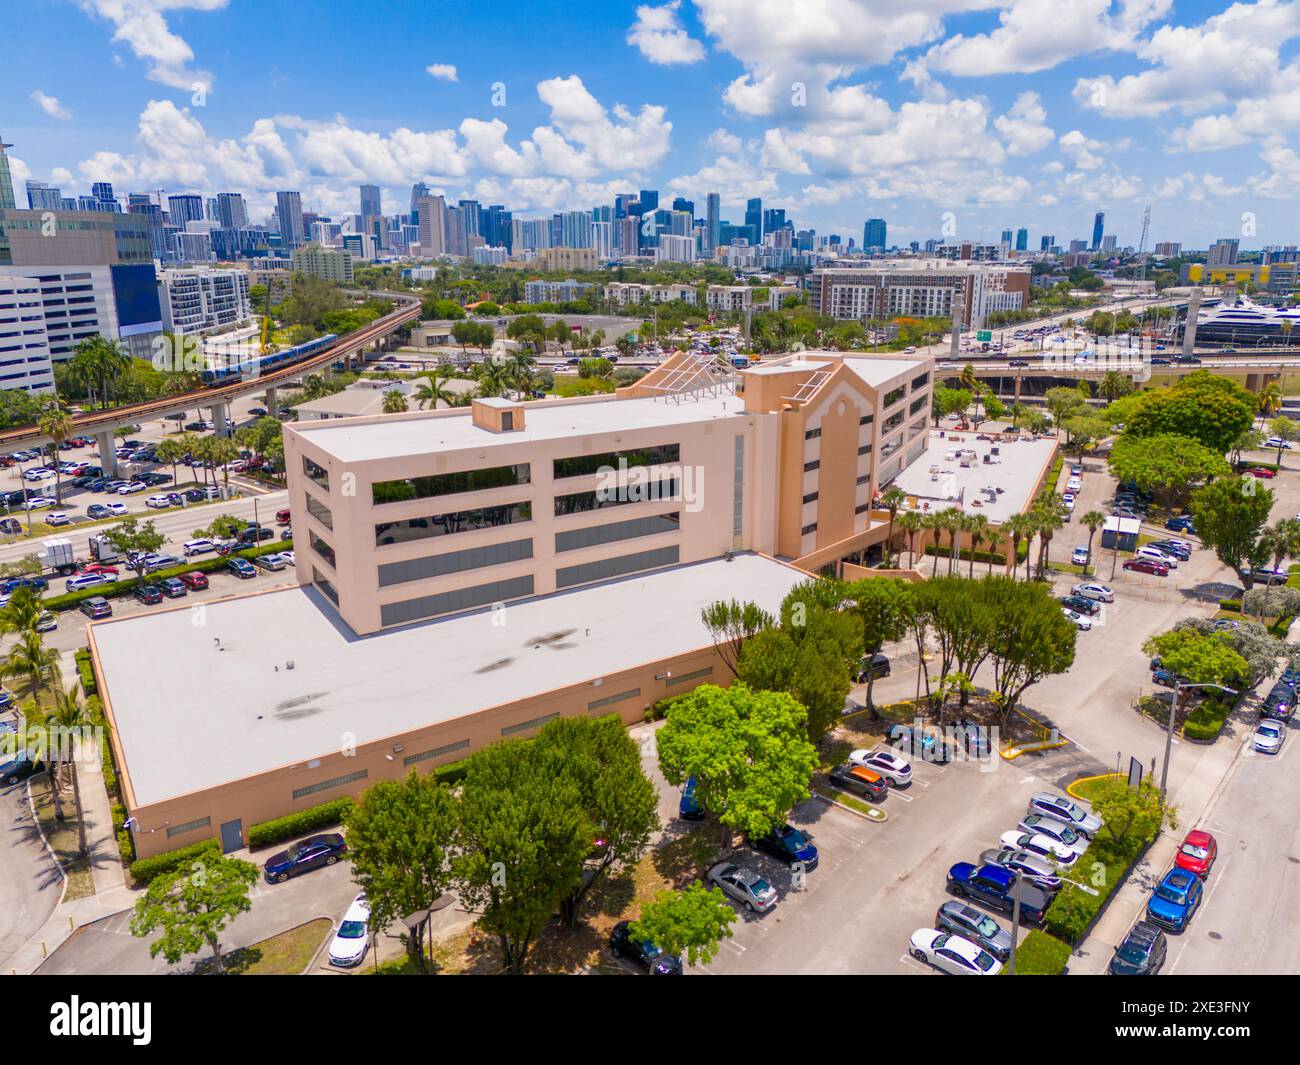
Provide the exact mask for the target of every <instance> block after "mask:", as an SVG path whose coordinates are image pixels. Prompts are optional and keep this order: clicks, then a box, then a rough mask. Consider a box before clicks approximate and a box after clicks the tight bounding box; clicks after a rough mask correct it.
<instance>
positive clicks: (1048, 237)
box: [1038, 233, 1056, 251]
mask: <svg viewBox="0 0 1300 1065" xmlns="http://www.w3.org/2000/svg"><path fill="white" fill-rule="evenodd" d="M1055 243H1056V237H1055V235H1054V234H1051V233H1044V234H1043V239H1042V241H1040V242H1039V246H1038V250H1039V251H1051V250H1052V245H1053V244H1055Z"/></svg>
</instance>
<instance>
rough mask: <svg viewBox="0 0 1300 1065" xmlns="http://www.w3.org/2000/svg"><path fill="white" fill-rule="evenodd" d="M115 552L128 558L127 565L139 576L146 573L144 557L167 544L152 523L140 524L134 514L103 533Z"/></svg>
mask: <svg viewBox="0 0 1300 1065" xmlns="http://www.w3.org/2000/svg"><path fill="white" fill-rule="evenodd" d="M103 535H104V536H106V537H107V538H108V542H109V543H110V544H112V545H113V548H114V550H116V551H117V552H118V553H120V554H123V555H125V556H126V564H127V566H128V567H130V568H131V569H133V570H135V572H136V575H137V576H139V575H140V574H141V573H143V572H144V557H145V555H148V554H150V553H151V552H154V551H157V550H158V548H160V547H162V545H163V544H164V543H165V542H166V540H165V537H164V536H163V535H162V533H160V532H159V531H158V530H157V528H156V527H155V526H154V523H153V522H152V521H146V522H145V523H144V524H141V523H140V519H139V518H137V517H136V516H135V515H134V514H132V515H130V516H129V517H126V518H123V519H122V520H121V521H120V522H118V523H117V524H116V525H111V526H109V527H108V528H107V529H106V530H104V533H103Z"/></svg>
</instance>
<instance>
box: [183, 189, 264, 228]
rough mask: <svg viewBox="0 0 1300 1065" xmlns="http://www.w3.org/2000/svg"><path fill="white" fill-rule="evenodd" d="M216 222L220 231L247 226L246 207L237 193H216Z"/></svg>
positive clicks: (242, 198)
mask: <svg viewBox="0 0 1300 1065" xmlns="http://www.w3.org/2000/svg"><path fill="white" fill-rule="evenodd" d="M196 199H197V197H196ZM173 221H175V219H173ZM217 221H218V222H220V223H221V228H222V229H242V228H243V227H244V226H246V225H248V207H247V206H246V205H245V203H244V197H243V196H241V195H240V194H239V193H237V192H218V193H217Z"/></svg>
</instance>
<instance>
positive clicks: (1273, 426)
mask: <svg viewBox="0 0 1300 1065" xmlns="http://www.w3.org/2000/svg"><path fill="white" fill-rule="evenodd" d="M1268 435H1269V436H1271V437H1273V438H1274V439H1275V440H1277V458H1276V459H1274V462H1276V463H1277V465H1278V466H1279V467H1280V466H1281V465H1282V451H1283V448H1284V445H1285V444H1293V443H1295V442H1296V441H1297V440H1300V425H1296V423H1295V422H1293V421H1292V420H1291V419H1290V418H1274V419H1273V420H1272V421H1271V422H1269V423H1268Z"/></svg>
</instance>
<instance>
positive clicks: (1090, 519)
mask: <svg viewBox="0 0 1300 1065" xmlns="http://www.w3.org/2000/svg"><path fill="white" fill-rule="evenodd" d="M1079 524H1081V525H1082V526H1083V527H1084V528H1085V529H1087V530H1088V564H1087V565H1086V566H1084V567H1083V575H1084V576H1085V577H1086V576H1087V575H1088V570H1089V569H1090V568H1091V566H1092V542H1093V540H1094V539H1096V537H1097V533H1099V532H1101V530H1102V528H1103V527H1104V526H1105V524H1106V515H1105V514H1104V513H1102V512H1101V511H1100V510H1090V511H1088V512H1087V513H1086V514H1085V515H1084V516H1083V517H1082V518H1080V519H1079Z"/></svg>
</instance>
